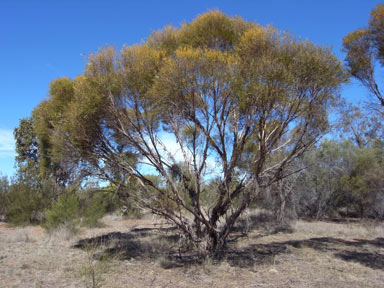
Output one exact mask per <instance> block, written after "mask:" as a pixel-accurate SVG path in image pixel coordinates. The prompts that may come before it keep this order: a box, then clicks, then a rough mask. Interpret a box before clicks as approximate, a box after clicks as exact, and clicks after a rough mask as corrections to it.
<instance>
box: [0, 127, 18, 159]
mask: <svg viewBox="0 0 384 288" xmlns="http://www.w3.org/2000/svg"><path fill="white" fill-rule="evenodd" d="M0 156H1V157H14V156H15V139H14V138H13V131H12V130H9V129H0Z"/></svg>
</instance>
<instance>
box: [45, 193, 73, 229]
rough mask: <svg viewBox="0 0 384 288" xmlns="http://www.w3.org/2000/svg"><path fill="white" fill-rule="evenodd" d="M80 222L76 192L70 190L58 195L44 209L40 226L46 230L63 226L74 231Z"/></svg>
mask: <svg viewBox="0 0 384 288" xmlns="http://www.w3.org/2000/svg"><path fill="white" fill-rule="evenodd" d="M79 223H80V201H79V198H78V196H77V195H76V193H74V192H70V193H65V194H63V195H60V196H59V198H58V200H57V201H56V202H55V203H54V204H53V205H52V206H51V207H50V208H49V209H47V210H46V211H45V220H44V222H43V224H42V226H43V227H44V228H45V229H46V230H48V231H53V230H54V229H56V228H58V227H60V226H64V227H66V228H68V229H70V230H71V231H75V230H76V228H77V226H78V225H79Z"/></svg>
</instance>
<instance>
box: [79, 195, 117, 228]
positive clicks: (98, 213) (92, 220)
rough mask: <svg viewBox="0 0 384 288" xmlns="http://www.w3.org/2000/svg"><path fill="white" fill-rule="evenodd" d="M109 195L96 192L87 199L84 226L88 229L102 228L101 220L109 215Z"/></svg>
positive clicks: (84, 205)
mask: <svg viewBox="0 0 384 288" xmlns="http://www.w3.org/2000/svg"><path fill="white" fill-rule="evenodd" d="M109 198H110V197H109V195H108V193H106V192H96V193H93V194H91V197H89V198H88V199H86V201H84V202H85V203H84V204H83V209H82V225H83V226H86V227H100V226H101V223H100V221H99V220H100V219H101V218H102V217H103V216H104V215H105V214H106V213H107V209H108V206H109V202H110V199H109Z"/></svg>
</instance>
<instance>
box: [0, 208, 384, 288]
mask: <svg viewBox="0 0 384 288" xmlns="http://www.w3.org/2000/svg"><path fill="white" fill-rule="evenodd" d="M247 220H248V221H243V222H242V223H241V224H242V225H240V226H239V227H238V229H237V232H235V233H234V234H233V236H232V238H231V242H230V243H229V244H228V249H227V251H226V254H225V256H224V258H223V259H221V260H220V261H217V263H216V262H215V261H212V260H201V259H199V258H198V257H197V256H196V255H195V254H193V252H192V250H191V249H190V247H188V245H187V244H186V243H184V242H183V241H182V239H181V238H180V237H179V236H178V235H177V233H176V230H174V229H173V228H172V227H171V226H169V225H168V224H167V223H165V222H163V221H161V220H159V219H155V218H151V217H148V218H146V219H140V220H126V219H122V218H121V217H119V216H107V217H105V218H104V219H103V221H104V223H105V227H103V228H97V229H84V228H82V229H81V230H80V231H79V233H78V234H77V235H71V234H70V233H68V231H66V230H64V229H63V230H61V231H60V230H59V231H57V232H55V233H53V234H51V235H48V234H46V233H45V232H44V230H42V229H41V228H40V227H38V226H34V227H25V228H11V227H7V226H6V225H5V224H1V225H0V287H382V285H383V283H384V225H383V223H370V222H364V223H362V222H359V223H357V222H350V223H346V222H344V223H335V222H305V221H298V222H296V223H295V224H293V225H292V229H279V227H274V226H273V225H272V224H271V222H269V221H268V217H260V216H258V215H248V219H247ZM254 220H257V222H253V221H254ZM247 223H248V227H247V225H245V224H247ZM252 223H257V225H253V224H252ZM248 229H249V231H248ZM246 232H248V233H247V236H245V234H246Z"/></svg>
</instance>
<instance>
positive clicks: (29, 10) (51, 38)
mask: <svg viewBox="0 0 384 288" xmlns="http://www.w3.org/2000/svg"><path fill="white" fill-rule="evenodd" d="M378 3H380V1H374V0H322V1H319V0H317V1H311V0H268V1H263V0H254V1H251V0H249V1H244V0H237V1H176V0H175V1H171V0H162V1H149V0H148V1H146V0H141V1H136V0H132V1H128V0H127V1H117V0H109V1H107V0H104V1H101V0H100V1H99V0H23V1H20V0H0V60H1V62H0V99H1V105H0V171H1V172H2V174H5V175H8V176H11V175H12V174H13V173H14V171H15V170H14V156H15V152H14V141H13V138H12V130H13V129H14V128H15V127H16V126H17V125H18V123H19V119H21V118H24V117H28V116H29V115H30V113H31V111H32V109H33V108H34V107H35V106H36V105H38V104H39V103H40V102H41V101H42V100H43V99H46V98H47V97H48V95H47V91H48V85H49V82H50V81H52V80H53V79H55V78H57V77H61V76H69V77H71V78H73V77H75V76H76V75H78V74H81V73H82V71H83V68H84V64H85V61H86V59H87V55H89V53H90V52H94V51H97V50H98V48H100V47H102V46H103V45H113V46H115V47H116V48H120V47H121V46H122V45H123V44H128V45H130V44H134V43H139V42H140V41H142V40H145V38H146V37H147V36H148V35H149V34H150V33H151V31H153V30H157V29H160V28H162V27H164V26H165V25H167V24H172V25H175V26H178V25H180V24H181V23H183V22H188V21H191V20H192V19H193V18H194V17H196V16H197V15H198V14H201V13H204V12H206V11H208V10H212V9H220V10H221V11H223V12H225V13H227V14H228V15H238V16H242V17H243V18H244V19H246V20H250V21H255V22H257V23H260V24H262V25H267V24H270V25H273V26H275V27H277V28H278V29H279V30H289V31H290V32H291V33H292V34H293V35H295V36H296V37H299V38H301V39H308V40H310V41H312V42H314V43H316V44H319V45H328V46H330V47H331V48H332V49H333V51H334V53H335V54H336V55H337V56H338V57H339V58H340V59H343V58H344V55H343V53H342V52H341V41H342V37H344V36H345V35H346V34H347V33H349V32H351V31H353V30H355V29H356V28H360V27H363V26H366V24H367V21H368V18H369V13H370V11H371V9H372V8H373V7H374V6H375V5H376V4H378ZM366 95H367V92H366V91H365V90H364V89H362V88H361V87H360V85H359V84H357V83H355V82H352V83H351V84H349V85H347V86H345V87H344V88H343V90H342V96H343V97H345V98H347V99H351V100H354V101H359V99H363V98H364V97H365V96H366Z"/></svg>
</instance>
